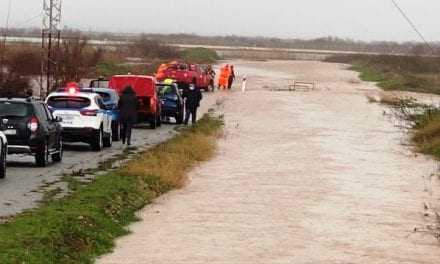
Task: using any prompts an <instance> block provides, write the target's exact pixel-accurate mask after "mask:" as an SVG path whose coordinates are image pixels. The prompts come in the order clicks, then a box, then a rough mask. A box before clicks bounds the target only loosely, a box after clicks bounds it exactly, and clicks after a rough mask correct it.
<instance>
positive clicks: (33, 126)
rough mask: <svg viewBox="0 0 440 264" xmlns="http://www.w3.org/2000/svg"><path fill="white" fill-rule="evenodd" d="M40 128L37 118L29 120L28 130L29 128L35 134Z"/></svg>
mask: <svg viewBox="0 0 440 264" xmlns="http://www.w3.org/2000/svg"><path fill="white" fill-rule="evenodd" d="M38 127H39V122H38V118H36V117H35V116H34V117H32V118H31V119H30V120H29V123H28V128H29V130H30V131H31V132H32V133H35V132H37V130H38Z"/></svg>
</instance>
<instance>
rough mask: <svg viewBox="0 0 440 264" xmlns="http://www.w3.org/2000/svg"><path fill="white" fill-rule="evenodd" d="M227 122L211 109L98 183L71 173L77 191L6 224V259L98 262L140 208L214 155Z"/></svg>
mask: <svg viewBox="0 0 440 264" xmlns="http://www.w3.org/2000/svg"><path fill="white" fill-rule="evenodd" d="M222 125H223V122H222V120H221V119H218V118H214V117H210V116H208V115H207V116H205V117H204V118H203V119H202V120H201V121H200V123H199V124H198V125H197V126H195V127H193V128H189V129H184V130H182V131H181V133H180V134H179V135H177V136H176V137H175V138H173V139H172V140H170V141H168V142H166V143H163V144H161V145H159V146H157V147H155V148H154V149H152V150H150V151H147V152H145V153H142V154H140V155H139V156H137V157H136V159H134V160H133V161H130V162H128V163H127V164H126V165H124V166H123V167H122V168H121V169H119V170H117V171H114V172H109V173H108V174H106V175H104V176H98V177H97V178H96V179H95V180H94V181H93V182H92V183H89V184H86V183H82V182H80V181H77V180H75V178H74V177H73V176H70V177H67V178H66V179H65V180H66V181H67V182H68V183H69V187H70V189H71V191H72V192H73V194H72V195H70V196H68V197H65V198H62V199H59V200H53V201H46V202H45V204H44V205H42V207H40V208H38V209H35V210H32V211H29V212H27V213H23V214H22V215H19V216H17V217H16V218H14V219H12V220H10V222H8V223H5V224H2V225H0V237H1V239H0V263H2V264H8V263H14V264H15V263H20V264H22V263H44V264H47V263H66V264H68V263H93V261H94V259H95V258H96V257H97V256H99V255H102V254H105V253H107V252H109V251H110V250H111V249H112V247H113V246H114V244H113V243H114V242H113V241H114V239H115V238H117V237H119V236H122V235H126V234H127V233H128V231H127V229H126V228H125V227H126V226H127V225H128V224H130V223H131V222H133V221H136V220H137V219H136V216H135V212H136V211H138V210H139V209H141V208H142V207H143V206H145V204H148V203H150V202H151V201H152V200H153V199H154V198H156V197H157V196H159V195H161V194H163V193H165V192H167V191H169V190H170V189H172V188H177V187H179V186H181V185H182V183H183V182H184V179H185V174H186V172H187V171H188V170H189V169H191V168H192V167H194V166H195V165H196V164H197V163H198V162H201V161H205V160H208V159H209V158H211V157H212V156H213V155H214V153H215V147H216V143H215V141H216V137H217V135H218V132H219V130H220V129H221V127H222Z"/></svg>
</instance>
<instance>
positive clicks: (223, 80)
mask: <svg viewBox="0 0 440 264" xmlns="http://www.w3.org/2000/svg"><path fill="white" fill-rule="evenodd" d="M229 75H230V69H229V65H226V66H224V67H223V68H222V69H221V70H220V77H219V79H218V88H219V89H226V88H228V86H229Z"/></svg>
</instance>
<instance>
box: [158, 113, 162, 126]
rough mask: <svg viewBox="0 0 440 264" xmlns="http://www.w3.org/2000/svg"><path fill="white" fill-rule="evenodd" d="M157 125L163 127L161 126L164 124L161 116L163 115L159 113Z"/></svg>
mask: <svg viewBox="0 0 440 264" xmlns="http://www.w3.org/2000/svg"><path fill="white" fill-rule="evenodd" d="M157 126H158V127H161V126H162V118H161V115H158V116H157Z"/></svg>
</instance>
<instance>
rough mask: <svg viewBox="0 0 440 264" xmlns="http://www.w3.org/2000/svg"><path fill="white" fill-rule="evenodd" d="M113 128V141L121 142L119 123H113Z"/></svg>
mask: <svg viewBox="0 0 440 264" xmlns="http://www.w3.org/2000/svg"><path fill="white" fill-rule="evenodd" d="M112 128H113V131H112V133H113V141H119V140H121V125H120V124H119V122H115V124H114V125H113V126H112Z"/></svg>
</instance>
